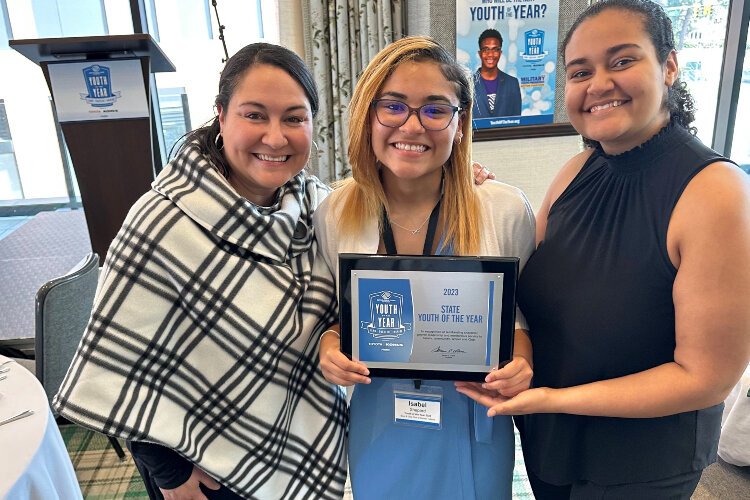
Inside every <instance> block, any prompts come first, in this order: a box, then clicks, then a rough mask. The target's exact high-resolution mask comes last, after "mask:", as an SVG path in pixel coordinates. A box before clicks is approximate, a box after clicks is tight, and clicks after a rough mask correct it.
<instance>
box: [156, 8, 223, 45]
mask: <svg viewBox="0 0 750 500" xmlns="http://www.w3.org/2000/svg"><path fill="white" fill-rule="evenodd" d="M147 3H148V4H149V6H148V7H147V11H150V14H151V15H150V16H148V20H149V27H150V28H151V29H152V30H153V32H152V35H151V36H154V35H156V36H154V38H156V39H158V40H159V41H161V40H162V38H163V39H166V40H180V39H182V40H187V39H193V38H199V39H204V40H206V39H210V38H213V29H212V27H211V12H210V10H209V9H210V7H209V5H208V4H209V0H147ZM225 3H226V2H225Z"/></svg>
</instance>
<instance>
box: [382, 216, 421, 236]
mask: <svg viewBox="0 0 750 500" xmlns="http://www.w3.org/2000/svg"><path fill="white" fill-rule="evenodd" d="M430 215H432V214H427V217H425V219H424V220H423V221H422V223H421V224H420V225H419V227H418V228H416V229H409V228H408V227H404V226H402V225H401V224H399V223H398V222H396V221H395V220H393V219H391V218H390V217H388V221H389V222H390V223H391V224H393V225H394V226H396V227H399V228H401V229H403V230H404V231H409V232H410V233H411V234H413V235H416V234H417V233H418V232H420V231H421V230H422V228H423V227H424V225H425V224H427V221H428V220H430Z"/></svg>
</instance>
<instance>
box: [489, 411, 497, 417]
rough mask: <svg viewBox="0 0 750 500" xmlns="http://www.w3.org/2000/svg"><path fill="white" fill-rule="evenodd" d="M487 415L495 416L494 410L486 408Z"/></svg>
mask: <svg viewBox="0 0 750 500" xmlns="http://www.w3.org/2000/svg"><path fill="white" fill-rule="evenodd" d="M487 416H488V417H494V416H495V410H488V411H487Z"/></svg>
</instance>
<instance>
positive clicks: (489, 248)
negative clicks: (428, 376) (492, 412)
mask: <svg viewBox="0 0 750 500" xmlns="http://www.w3.org/2000/svg"><path fill="white" fill-rule="evenodd" d="M471 107H472V97H471V83H470V82H469V80H468V79H467V77H466V75H465V74H464V72H463V71H462V69H461V67H460V66H458V65H457V64H456V62H455V61H454V59H453V58H452V57H451V56H450V55H449V54H448V52H447V51H445V49H443V48H442V47H440V46H439V45H438V44H437V43H435V42H434V41H433V40H432V39H429V38H425V37H412V38H405V39H402V40H399V41H398V42H395V43H393V44H392V45H390V46H388V47H386V48H385V49H384V50H382V51H381V52H380V53H379V54H378V55H376V56H375V58H374V59H373V60H372V62H371V63H370V64H369V66H368V67H367V68H366V69H365V71H364V73H363V74H362V77H361V78H360V80H359V82H358V84H357V87H356V89H355V91H354V95H353V96H352V102H351V105H350V113H351V119H350V123H349V161H350V164H351V168H352V175H353V178H352V179H350V180H348V181H346V182H345V183H344V184H343V186H342V187H340V188H339V189H338V190H336V191H334V192H333V193H332V194H331V195H330V197H329V198H328V199H327V200H326V201H325V202H324V203H323V204H322V205H321V206H320V208H319V209H318V211H317V212H316V213H315V230H316V236H317V238H318V241H319V243H320V247H321V255H322V256H323V258H324V259H325V261H326V262H327V264H328V265H329V267H330V269H331V270H332V271H333V272H334V273H337V272H338V262H337V261H338V254H339V253H341V252H356V253H369V254H389V255H390V254H425V255H496V256H516V257H520V259H521V264H522V265H523V264H524V263H525V262H526V260H527V258H528V257H529V255H530V254H531V251H532V249H533V245H534V243H533V234H534V218H533V214H532V211H531V207H530V206H529V203H528V201H527V199H526V197H525V196H524V194H523V193H522V192H521V191H519V190H518V189H516V188H514V187H511V186H508V185H506V184H501V183H499V182H492V181H488V182H485V183H484V184H483V185H481V186H475V185H474V181H473V174H472V167H471V161H470V152H471ZM430 219H433V221H435V223H434V224H430V222H429V221H430ZM516 327H517V330H516V334H515V346H516V347H515V354H516V355H515V357H514V359H513V361H512V362H511V363H510V364H508V365H506V366H505V367H503V368H502V369H501V370H497V374H498V380H497V381H496V382H494V383H492V384H490V385H489V386H488V387H489V388H490V389H492V390H495V391H497V393H498V394H500V395H503V396H507V397H510V396H513V395H515V394H517V393H519V392H521V391H523V390H525V389H527V388H528V387H529V383H530V380H531V376H532V368H531V365H530V361H529V360H530V359H531V345H530V342H529V339H528V337H527V335H526V333H525V328H526V326H525V321H524V319H523V317H522V316H520V314H519V315H518V321H517V324H516ZM336 330H337V328H336V327H334V328H333V329H332V330H329V331H328V332H326V333H325V334H324V335H323V336H322V338H321V345H320V359H321V369H322V370H323V374H324V375H325V377H326V378H327V379H328V380H329V381H331V382H334V383H336V384H340V385H347V386H349V385H353V384H357V385H356V387H355V389H354V391H353V397H352V400H351V425H350V431H349V461H350V462H349V470H350V473H351V479H352V487H353V492H354V496H355V498H357V499H358V500H361V499H364V500H367V499H370V498H372V499H382V498H388V499H400V498H409V499H411V498H436V499H443V498H445V499H455V498H463V499H473V498H510V497H511V484H512V477H513V465H514V457H513V452H514V443H513V423H512V421H511V420H510V418H508V417H504V418H500V419H490V418H488V417H487V416H486V412H485V410H484V409H483V408H481V407H479V406H475V404H474V403H473V402H472V401H470V400H469V399H468V398H466V397H465V396H463V395H461V394H459V393H458V392H457V391H456V390H455V387H454V385H453V382H441V381H433V380H425V381H423V382H422V385H421V387H420V389H419V390H416V389H415V386H414V384H412V381H411V380H407V381H405V380H394V379H387V378H372V379H371V378H370V377H369V376H368V375H369V372H368V369H367V366H365V365H364V364H363V363H360V362H358V361H352V360H350V359H348V358H347V357H346V356H345V355H344V354H342V352H341V350H340V343H339V338H338V335H337V334H336ZM405 383H406V384H407V389H409V387H408V386H409V385H411V387H410V391H411V392H412V393H414V392H417V393H420V392H424V393H430V394H439V399H440V410H439V411H440V421H441V425H440V428H439V429H437V430H436V429H434V428H426V427H419V426H405V425H401V424H399V423H396V422H395V421H394V408H395V406H394V405H395V395H396V394H397V393H398V392H399V391H401V390H403V385H404V384H405Z"/></svg>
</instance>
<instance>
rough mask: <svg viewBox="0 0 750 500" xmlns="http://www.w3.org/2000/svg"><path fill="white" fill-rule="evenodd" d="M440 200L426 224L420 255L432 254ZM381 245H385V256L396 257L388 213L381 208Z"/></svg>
mask: <svg viewBox="0 0 750 500" xmlns="http://www.w3.org/2000/svg"><path fill="white" fill-rule="evenodd" d="M441 201H442V198H441V199H440V200H438V202H437V204H436V205H435V208H433V209H432V213H430V222H429V224H427V235H426V236H425V238H424V248H423V249H422V255H430V254H431V253H432V244H433V243H434V240H435V231H437V223H438V218H439V217H440V202H441ZM383 244H384V245H385V253H386V255H396V254H397V253H398V252H397V251H396V241H395V240H394V239H393V229H391V222H390V221H389V220H388V213H387V212H386V211H385V207H383Z"/></svg>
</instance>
